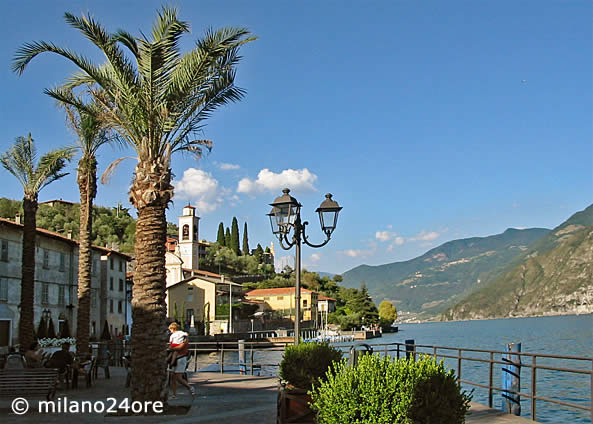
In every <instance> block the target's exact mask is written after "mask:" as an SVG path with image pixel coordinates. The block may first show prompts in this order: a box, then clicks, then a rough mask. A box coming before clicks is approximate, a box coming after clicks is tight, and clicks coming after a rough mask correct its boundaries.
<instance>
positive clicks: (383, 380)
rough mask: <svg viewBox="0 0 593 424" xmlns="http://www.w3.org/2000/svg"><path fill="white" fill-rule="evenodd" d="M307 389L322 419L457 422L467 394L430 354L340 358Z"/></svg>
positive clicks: (367, 422)
mask: <svg viewBox="0 0 593 424" xmlns="http://www.w3.org/2000/svg"><path fill="white" fill-rule="evenodd" d="M309 394H310V395H311V398H312V403H311V408H312V409H313V410H315V411H317V420H318V421H317V422H318V423H321V424H323V423H340V424H354V423H357V424H358V423H360V424H362V423H365V424H374V423H385V424H387V423H390V424H391V423H395V424H412V423H413V424H435V423H444V424H461V423H464V422H465V415H466V413H467V411H468V410H469V402H470V400H471V395H468V394H467V393H466V392H465V391H463V392H461V389H460V388H459V386H458V385H457V378H456V377H455V375H454V372H453V370H450V371H447V370H446V369H445V367H444V366H443V363H442V361H441V362H437V361H436V360H434V359H432V358H431V357H428V356H423V357H421V358H420V360H418V361H412V360H406V359H400V360H395V361H394V360H392V359H390V358H380V357H379V356H378V355H364V356H362V357H361V358H360V360H359V362H358V365H357V366H356V367H350V366H348V365H347V364H346V361H341V362H340V363H339V364H336V366H335V367H334V369H333V370H332V371H330V372H328V374H327V378H326V379H325V380H323V381H321V382H320V383H319V384H318V385H315V387H314V388H313V390H312V391H310V392H309Z"/></svg>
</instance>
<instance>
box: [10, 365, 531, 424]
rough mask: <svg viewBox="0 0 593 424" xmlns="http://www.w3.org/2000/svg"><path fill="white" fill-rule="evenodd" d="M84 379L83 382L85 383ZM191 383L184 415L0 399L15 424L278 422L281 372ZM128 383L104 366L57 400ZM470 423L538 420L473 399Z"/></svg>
mask: <svg viewBox="0 0 593 424" xmlns="http://www.w3.org/2000/svg"><path fill="white" fill-rule="evenodd" d="M81 383H82V382H81ZM190 383H191V384H192V385H193V387H194V388H195V390H196V392H197V394H196V396H195V398H192V397H191V395H189V394H188V392H187V389H185V388H183V387H181V388H178V390H177V394H178V398H177V399H173V400H170V401H169V405H170V406H171V407H172V409H175V410H177V411H183V412H184V413H183V414H180V415H159V416H143V417H141V418H139V417H133V416H106V415H105V413H102V414H99V413H84V414H83V413H78V414H71V413H49V414H48V413H44V414H41V413H39V412H38V411H37V401H38V400H44V399H42V398H32V399H29V403H30V409H29V411H28V412H27V413H25V414H24V415H16V414H14V413H13V412H12V410H11V402H12V399H0V422H2V424H12V423H15V424H16V423H41V422H43V423H49V424H53V423H67V422H70V421H72V420H76V421H79V420H83V422H84V423H85V424H86V423H91V424H94V423H104V422H106V423H116V422H117V423H120V422H122V423H132V422H134V423H136V422H142V423H162V422H167V423H178V424H190V423H200V424H221V423H228V424H232V423H241V424H250V423H254V424H256V423H257V424H273V423H275V422H276V402H277V395H278V391H277V388H278V379H277V378H276V377H254V376H242V375H238V374H220V373H216V372H199V373H193V374H190ZM124 386H125V370H124V369H123V368H117V367H113V368H111V379H105V378H104V376H103V375H102V372H101V370H99V378H98V379H97V380H96V382H95V384H94V385H93V387H91V388H86V387H85V385H84V384H80V385H79V388H78V389H70V390H58V392H57V393H56V400H58V399H62V401H63V399H64V398H67V399H68V401H83V400H85V401H92V402H95V401H104V402H106V400H107V399H108V398H116V399H117V400H118V403H119V402H121V401H122V400H123V399H125V398H128V397H129V390H128V389H127V388H126V387H124ZM471 412H472V413H471V415H469V416H468V417H467V419H466V422H467V423H468V424H527V423H529V422H531V423H533V421H530V420H527V419H525V418H520V417H515V416H512V415H507V414H504V413H502V412H500V411H496V410H492V409H489V408H487V407H485V406H483V405H479V404H472V409H471Z"/></svg>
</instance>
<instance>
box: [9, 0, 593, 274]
mask: <svg viewBox="0 0 593 424" xmlns="http://www.w3.org/2000/svg"><path fill="white" fill-rule="evenodd" d="M162 4H173V5H176V6H177V7H178V9H179V16H180V18H181V19H183V20H185V21H188V22H189V23H190V24H191V28H192V31H191V34H188V35H187V36H186V37H185V40H184V43H183V48H184V50H189V49H191V48H192V46H193V45H194V44H193V43H194V42H195V41H196V40H198V39H199V38H200V37H201V36H202V35H203V34H204V32H205V31H206V30H207V29H208V28H219V27H224V26H235V27H247V28H248V29H249V30H250V31H251V32H252V33H253V34H254V35H256V36H257V37H258V39H257V40H256V41H254V42H251V43H248V44H246V45H244V46H243V47H242V49H241V55H242V56H243V59H242V60H241V62H240V63H239V65H238V68H237V78H236V84H237V85H238V86H239V87H242V88H244V89H245V90H246V92H247V94H246V96H245V98H244V99H243V100H242V101H240V102H238V103H234V104H231V105H228V106H225V107H224V108H221V109H219V110H218V111H217V112H215V114H214V115H213V116H212V117H211V118H210V119H209V120H208V121H207V125H206V127H205V128H204V131H203V134H201V137H202V138H206V139H209V140H212V141H213V149H212V151H211V152H210V153H209V154H207V155H205V156H204V157H203V158H202V159H201V160H199V161H196V160H195V159H193V158H192V157H190V156H187V155H179V156H177V157H174V159H173V162H172V170H173V173H174V175H175V178H174V184H175V188H176V189H175V197H174V201H173V203H172V204H171V205H170V208H169V210H168V213H167V216H168V220H169V221H170V222H177V217H178V216H179V215H180V214H181V209H182V208H183V206H184V205H187V204H188V203H190V204H192V205H194V206H196V207H197V210H198V214H199V216H200V217H201V220H200V238H203V239H207V240H215V239H216V230H217V228H218V225H219V223H220V222H223V223H224V225H225V226H228V227H230V225H231V221H232V218H233V217H237V219H238V221H239V228H240V231H241V237H242V230H243V224H244V223H245V222H247V226H248V235H249V243H250V246H251V247H252V248H254V247H255V246H256V245H257V243H261V244H262V245H263V246H270V244H271V243H272V242H274V248H275V252H276V257H277V258H281V257H289V256H291V255H294V249H293V250H291V251H283V250H282V249H281V248H280V247H279V245H278V242H277V241H276V240H275V239H274V237H273V235H272V233H271V231H270V226H269V220H268V218H267V217H266V214H267V213H268V212H269V211H270V207H269V203H271V202H273V201H274V199H275V198H276V197H277V196H280V195H281V194H282V189H283V188H284V187H288V188H290V189H291V194H292V195H293V196H294V197H295V198H297V199H298V200H299V202H301V203H302V205H303V207H302V217H303V220H308V221H309V222H310V224H309V226H308V227H307V233H308V235H309V237H310V240H311V241H312V242H313V243H319V242H321V241H323V239H324V238H323V236H322V233H321V230H320V227H319V221H318V218H317V216H316V214H315V209H316V208H317V207H318V206H319V205H320V203H321V202H322V201H323V200H324V196H325V194H326V193H332V194H333V199H334V200H336V201H337V202H338V203H339V204H340V206H342V207H343V210H342V211H341V213H340V216H339V221H338V227H337V229H336V230H335V232H334V234H333V236H332V240H331V241H330V242H329V243H328V244H327V245H326V246H325V247H323V248H320V249H313V248H309V247H303V253H302V262H303V267H304V268H306V269H309V270H313V271H324V272H331V273H342V272H345V271H347V270H349V269H351V268H353V267H355V266H358V265H360V264H369V265H379V264H385V263H391V262H396V261H402V260H408V259H411V258H414V257H416V256H419V255H421V254H423V253H424V252H426V251H427V250H429V249H431V248H433V247H436V246H438V245H440V244H442V243H445V242H446V241H449V240H454V239H459V238H466V237H482V236H488V235H492V234H498V233H501V232H503V231H504V230H506V229H507V228H511V227H512V228H529V227H544V228H553V227H555V226H556V225H558V224H560V223H561V222H562V221H564V220H565V219H567V218H568V217H569V216H570V215H572V214H573V213H574V212H577V211H579V210H582V209H584V208H585V207H587V206H589V205H590V204H591V203H592V195H593V173H592V169H593V168H592V165H593V163H592V160H593V143H592V139H593V138H592V135H593V134H592V130H593V125H592V116H593V114H592V112H593V110H592V109H593V108H592V103H593V102H592V99H593V90H592V88H593V87H592V78H591V76H592V75H593V72H592V71H593V70H592V64H593V60H592V58H593V56H592V55H593V53H592V52H593V49H592V47H593V46H592V44H593V42H592V40H593V36H592V35H593V33H592V23H591V22H592V21H591V16H592V12H593V10H592V9H593V6H592V3H591V2H590V1H588V0H583V1H580V0H567V1H560V0H546V1H541V0H535V1H530V0H523V1H514V0H485V1H479V2H476V1H470V0H465V1H462V0H451V1H447V2H443V1H422V2H415V1H379V0H373V1H367V2H362V1H333V0H325V1H312V0H311V1H310V0H306V1H299V2H287V1H276V0H275V1H271V0H270V1H267V0H265V1H264V0H261V1H252V2H246V1H225V0H221V1H196V0H193V1H183V0H178V1H177V2H175V3H163V2H160V1H146V0H143V1H136V0H134V1H121V0H118V1H111V0H102V1H73V0H70V1H65V0H61V1H60V0H56V1H51V2H48V1H30V0H29V1H28V0H23V1H21V2H10V3H6V4H5V5H4V7H3V13H2V15H1V16H0V23H1V25H0V28H1V29H0V34H1V37H0V88H1V92H2V96H0V102H1V103H2V105H1V111H2V112H1V113H2V114H1V121H0V122H1V127H0V128H1V134H2V136H1V137H0V152H5V151H7V150H8V149H9V147H10V146H11V145H12V144H13V143H14V140H15V138H16V137H18V136H26V135H27V134H28V133H29V132H30V133H31V134H32V136H33V138H34V139H35V141H36V144H37V146H38V148H39V151H40V152H46V151H48V150H50V149H52V148H56V147H59V146H63V145H68V144H72V143H74V141H75V137H74V135H73V134H72V132H71V131H70V130H68V128H67V127H66V125H65V120H64V115H63V112H61V111H60V110H59V109H58V108H57V107H56V106H55V103H54V101H53V100H52V99H50V98H49V97H47V96H45V95H44V94H43V89H44V88H47V87H54V86H56V85H59V84H60V83H62V82H63V81H64V79H65V78H66V77H68V76H69V75H71V74H72V73H73V72H74V71H75V68H74V66H73V65H72V64H70V63H69V62H67V61H66V60H65V59H63V58H61V57H58V56H56V55H50V54H45V55H42V56H39V57H37V58H36V59H35V60H34V61H33V62H32V63H31V64H30V65H29V67H28V68H27V69H26V71H25V72H24V74H23V75H22V76H20V77H19V76H17V75H16V74H14V73H13V72H12V71H11V62H12V60H13V56H14V54H15V51H16V49H17V48H18V47H19V46H21V45H22V44H23V43H26V42H31V41H39V40H44V41H52V42H55V43H56V44H58V45H60V46H63V47H68V48H71V49H72V50H74V51H77V52H79V53H83V54H84V55H85V56H87V57H89V58H91V59H92V60H94V61H95V62H96V63H101V62H102V61H103V58H102V57H101V56H100V55H99V54H98V52H97V49H96V48H94V47H93V46H92V45H91V44H90V42H88V41H87V40H86V39H84V37H83V36H82V35H81V34H80V33H78V32H77V30H75V29H73V28H71V27H69V26H68V25H67V24H66V23H65V22H64V19H63V14H64V12H66V11H68V12H72V13H74V14H77V15H80V14H83V13H90V14H92V15H93V16H94V17H95V19H96V20H98V21H99V22H101V23H102V24H103V25H104V26H105V27H106V28H107V29H108V30H110V31H115V30H117V29H119V28H124V29H126V30H127V31H129V32H131V33H133V34H135V35H138V36H140V34H141V32H143V33H145V34H149V33H150V29H151V26H152V22H153V20H154V16H155V15H156V12H157V11H158V9H160V6H161V5H162ZM123 156H134V155H133V152H132V151H129V150H125V149H123V150H122V149H121V148H111V147H106V148H103V149H102V150H100V151H99V158H98V160H99V172H100V173H101V172H103V170H105V168H106V167H107V166H108V165H109V164H110V163H111V162H112V161H113V160H115V159H117V158H119V157H123ZM76 160H77V159H75V162H76ZM75 162H73V163H72V165H71V166H70V167H69V170H70V175H68V176H67V177H65V178H63V179H62V180H60V181H57V182H55V183H53V184H51V185H49V186H48V187H46V188H44V189H43V190H42V191H41V193H40V197H39V198H40V201H44V200H50V199H56V198H62V199H64V200H69V201H74V202H78V201H79V195H78V190H77V185H76V178H75V174H76V172H75ZM134 166H135V161H134V160H133V159H129V160H126V161H124V162H123V163H122V165H121V166H120V168H119V169H118V171H117V172H116V174H115V175H114V177H113V178H112V179H111V182H110V183H109V184H107V185H100V186H99V189H98V195H97V198H96V204H98V205H102V206H116V205H117V203H118V202H121V203H122V204H123V205H124V206H125V207H131V205H130V203H129V201H128V195H127V192H128V189H129V185H130V181H131V178H132V173H133V170H134ZM0 181H1V182H2V189H0V197H8V198H11V199H21V198H22V189H21V187H20V186H19V185H18V183H17V181H16V180H15V179H14V177H13V176H12V175H10V174H9V173H8V172H7V171H5V170H4V169H0ZM289 261H290V260H289Z"/></svg>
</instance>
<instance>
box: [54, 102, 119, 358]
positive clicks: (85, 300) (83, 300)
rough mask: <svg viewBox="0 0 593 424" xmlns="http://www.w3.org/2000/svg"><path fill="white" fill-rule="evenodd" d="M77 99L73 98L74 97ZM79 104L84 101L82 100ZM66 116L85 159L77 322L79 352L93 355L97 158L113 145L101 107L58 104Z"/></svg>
mask: <svg viewBox="0 0 593 424" xmlns="http://www.w3.org/2000/svg"><path fill="white" fill-rule="evenodd" d="M71 96H73V95H71ZM76 103H77V104H82V103H83V100H82V99H78V100H77V101H76ZM58 105H59V106H60V107H62V108H64V110H65V112H66V121H67V123H68V125H69V126H70V127H71V128H72V129H73V130H74V132H75V133H76V135H77V136H78V143H77V144H78V149H79V150H80V152H81V154H82V157H81V158H80V160H79V161H78V169H77V182H78V190H79V192H80V235H79V246H78V314H77V321H76V338H77V341H76V350H77V352H78V353H80V354H82V353H88V351H89V332H90V329H89V325H90V324H89V322H90V314H91V309H90V308H91V272H92V269H91V267H92V263H93V262H92V255H93V253H92V249H91V233H92V228H93V200H94V199H95V197H96V195H97V157H96V153H97V150H98V149H99V147H101V146H102V145H104V144H106V143H108V142H110V141H111V139H110V138H109V130H108V128H106V127H105V125H104V123H103V122H102V121H101V119H100V115H101V107H100V105H98V104H96V103H94V104H85V107H84V108H78V107H76V106H72V105H71V104H68V103H63V102H58Z"/></svg>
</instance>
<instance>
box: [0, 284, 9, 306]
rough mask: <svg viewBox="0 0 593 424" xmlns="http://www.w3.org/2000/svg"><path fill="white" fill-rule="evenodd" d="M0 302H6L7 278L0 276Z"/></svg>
mask: <svg viewBox="0 0 593 424" xmlns="http://www.w3.org/2000/svg"><path fill="white" fill-rule="evenodd" d="M0 302H8V280H7V279H5V278H0Z"/></svg>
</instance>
